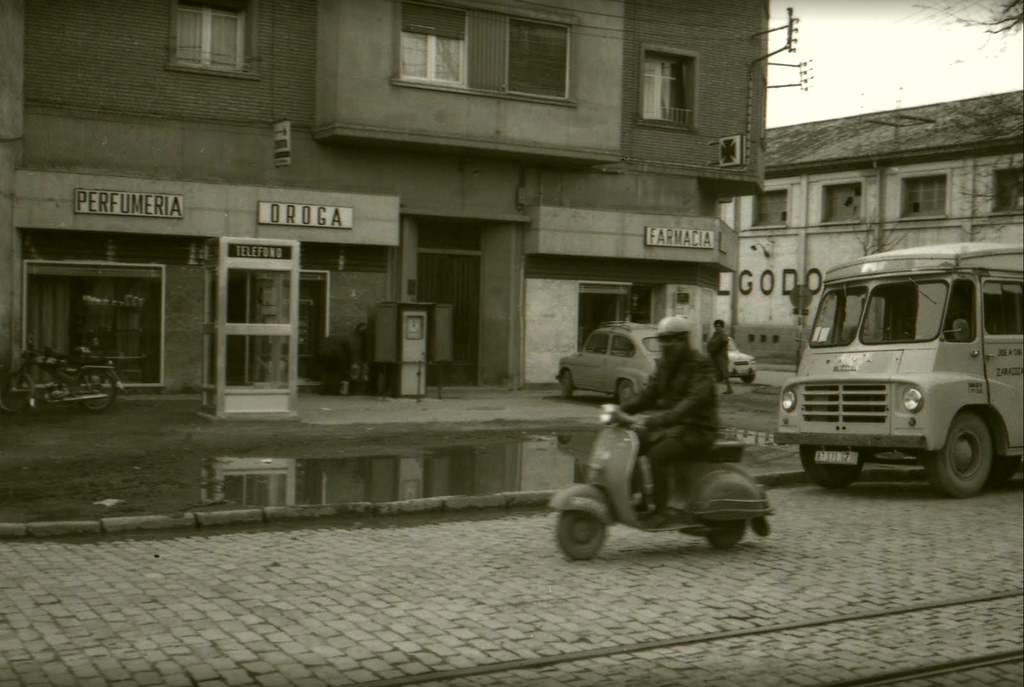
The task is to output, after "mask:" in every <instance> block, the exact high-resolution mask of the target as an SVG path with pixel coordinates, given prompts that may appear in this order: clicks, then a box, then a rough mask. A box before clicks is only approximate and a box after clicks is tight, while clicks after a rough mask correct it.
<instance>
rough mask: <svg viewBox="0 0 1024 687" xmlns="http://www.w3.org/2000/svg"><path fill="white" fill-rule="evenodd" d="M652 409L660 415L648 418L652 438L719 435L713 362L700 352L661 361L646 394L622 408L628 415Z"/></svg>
mask: <svg viewBox="0 0 1024 687" xmlns="http://www.w3.org/2000/svg"><path fill="white" fill-rule="evenodd" d="M651 409H657V410H660V411H661V412H657V413H653V414H652V415H650V416H649V417H648V418H647V423H646V426H647V429H648V430H650V431H651V433H652V434H658V433H661V434H666V435H675V434H679V433H682V432H686V431H698V432H701V433H702V434H703V433H707V434H708V435H713V434H714V433H715V432H717V431H718V427H719V423H718V387H717V386H716V384H715V372H714V368H712V367H711V361H710V360H708V359H707V358H706V357H705V356H704V355H702V354H700V353H698V352H697V351H690V352H688V353H687V354H686V355H684V356H681V358H679V359H676V360H667V359H665V358H662V359H661V360H659V361H658V366H657V367H656V368H655V370H654V373H653V374H652V375H651V376H650V379H648V380H647V384H646V386H645V387H644V389H643V391H641V392H640V393H639V394H638V395H637V396H635V397H634V398H633V399H632V400H630V401H628V402H626V403H624V404H623V405H622V410H623V411H624V412H627V413H639V412H642V411H644V410H651ZM652 438H654V437H652Z"/></svg>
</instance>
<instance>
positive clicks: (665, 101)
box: [642, 53, 695, 126]
mask: <svg viewBox="0 0 1024 687" xmlns="http://www.w3.org/2000/svg"><path fill="white" fill-rule="evenodd" d="M693 62H694V60H693V58H692V57H682V56H679V55H665V54H660V53H646V54H645V55H644V84H643V109H642V115H643V118H644V119H648V120H655V121H663V122H671V123H673V124H679V125H681V126H693V90H694V89H693V74H694V72H695V69H694V64H693Z"/></svg>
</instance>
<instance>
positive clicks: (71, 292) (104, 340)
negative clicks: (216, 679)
mask: <svg viewBox="0 0 1024 687" xmlns="http://www.w3.org/2000/svg"><path fill="white" fill-rule="evenodd" d="M26 278H27V290H26V299H25V335H26V341H27V342H30V343H31V344H32V345H34V346H35V347H36V348H40V349H42V348H45V347H49V348H52V349H53V350H55V351H57V352H59V353H69V352H70V351H71V350H72V349H73V348H74V347H76V346H87V347H88V348H90V349H91V350H92V351H93V352H95V353H99V354H102V355H105V356H107V357H109V358H110V359H111V360H113V362H114V365H115V366H116V367H117V370H118V374H119V375H120V377H121V380H122V381H123V382H124V383H125V384H159V383H160V382H161V379H160V372H161V342H162V339H163V317H162V313H163V270H162V269H161V268H160V267H156V266H127V265H126V266H116V265H84V264H68V263H36V262H27V263H26Z"/></svg>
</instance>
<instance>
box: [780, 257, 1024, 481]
mask: <svg viewBox="0 0 1024 687" xmlns="http://www.w3.org/2000/svg"><path fill="white" fill-rule="evenodd" d="M1022 259H1024V248H1022V246H1021V245H1004V244H994V243H956V244H948V245H936V246H925V247H921V248H910V249H904V250H894V251H889V252H886V253H878V254H875V255H869V256H866V257H863V258H859V259H857V260H854V261H851V262H847V263H844V264H841V265H838V266H836V267H834V268H832V269H830V270H829V271H828V272H827V274H826V275H825V281H824V285H823V291H822V295H821V298H820V300H819V304H818V312H817V314H816V315H815V318H814V324H813V326H812V327H811V330H810V334H809V337H808V341H807V345H806V347H805V349H804V353H803V356H802V357H801V360H800V367H799V369H798V370H797V375H796V376H795V377H793V378H791V379H789V380H787V382H786V383H785V384H784V385H783V387H782V390H781V394H780V399H779V400H780V408H779V424H778V431H777V432H776V435H775V438H776V441H777V442H778V443H782V444H797V445H799V447H800V460H801V463H802V465H803V469H804V471H805V472H806V473H807V475H808V476H809V477H810V479H811V480H812V481H814V482H815V483H817V484H820V485H821V486H824V487H829V488H841V487H845V486H847V485H849V484H851V483H852V482H854V481H855V480H856V479H857V477H858V476H859V475H860V471H861V468H862V467H863V465H864V464H865V463H869V462H879V463H890V462H906V461H908V460H909V461H915V460H916V461H919V462H921V463H923V464H924V467H925V469H926V472H927V475H928V479H929V481H930V482H931V483H932V484H933V485H934V486H935V487H936V488H937V489H939V490H940V491H942V492H943V493H945V494H948V495H950V496H955V497H968V496H973V495H974V494H977V493H978V491H980V490H981V489H982V487H984V486H985V485H986V484H996V483H1000V482H1003V481H1006V480H1008V479H1010V478H1011V477H1012V476H1013V475H1014V474H1015V473H1016V471H1017V470H1018V469H1019V467H1020V464H1021V455H1022V451H1024V439H1022V429H1021V426H1022V415H1024V408H1022V402H1021V393H1022V380H1024V377H1022V376H1021V373H1022V349H1024V281H1022Z"/></svg>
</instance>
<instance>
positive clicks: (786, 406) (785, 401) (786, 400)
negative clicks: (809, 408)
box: [782, 389, 796, 413]
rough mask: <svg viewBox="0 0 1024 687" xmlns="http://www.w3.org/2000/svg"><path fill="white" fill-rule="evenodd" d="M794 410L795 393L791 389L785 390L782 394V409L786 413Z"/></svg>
mask: <svg viewBox="0 0 1024 687" xmlns="http://www.w3.org/2000/svg"><path fill="white" fill-rule="evenodd" d="M794 408H796V392H795V391H793V390H792V389H786V390H785V391H783V392H782V409H783V410H785V411H786V412H787V413H791V412H793V409H794Z"/></svg>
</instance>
